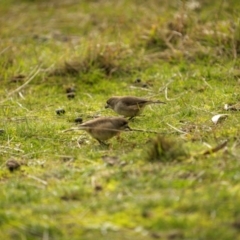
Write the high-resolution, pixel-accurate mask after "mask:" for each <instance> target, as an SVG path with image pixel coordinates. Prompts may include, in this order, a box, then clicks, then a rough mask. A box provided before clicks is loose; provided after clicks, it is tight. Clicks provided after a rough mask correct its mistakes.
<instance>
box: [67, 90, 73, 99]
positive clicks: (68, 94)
mask: <svg viewBox="0 0 240 240" xmlns="http://www.w3.org/2000/svg"><path fill="white" fill-rule="evenodd" d="M67 98H68V99H73V98H75V93H74V92H70V93H67Z"/></svg>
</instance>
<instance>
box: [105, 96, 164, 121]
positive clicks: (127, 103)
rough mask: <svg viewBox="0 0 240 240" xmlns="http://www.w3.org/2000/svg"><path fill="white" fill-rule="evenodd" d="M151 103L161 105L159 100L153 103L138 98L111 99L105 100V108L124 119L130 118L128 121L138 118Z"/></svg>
mask: <svg viewBox="0 0 240 240" xmlns="http://www.w3.org/2000/svg"><path fill="white" fill-rule="evenodd" d="M153 103H163V104H165V102H161V101H159V100H157V101H153V100H148V99H145V98H140V97H132V96H125V97H120V96H119V97H111V98H109V99H108V100H107V104H106V106H105V108H111V109H112V110H113V111H115V112H116V113H118V114H120V115H123V116H124V117H130V118H129V120H130V119H132V118H134V117H135V116H138V115H139V114H141V112H142V111H143V109H144V107H145V106H147V105H149V104H153Z"/></svg>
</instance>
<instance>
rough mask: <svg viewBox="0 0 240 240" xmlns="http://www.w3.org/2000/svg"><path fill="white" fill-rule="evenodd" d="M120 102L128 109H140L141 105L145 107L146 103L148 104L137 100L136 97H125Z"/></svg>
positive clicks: (139, 99) (145, 101) (142, 99)
mask: <svg viewBox="0 0 240 240" xmlns="http://www.w3.org/2000/svg"><path fill="white" fill-rule="evenodd" d="M122 101H123V103H124V104H125V105H126V106H129V107H130V106H135V107H136V106H139V107H141V106H142V105H145V104H146V103H147V102H149V101H148V100H146V99H144V98H138V97H125V98H123V99H122Z"/></svg>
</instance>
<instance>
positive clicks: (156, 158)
mask: <svg viewBox="0 0 240 240" xmlns="http://www.w3.org/2000/svg"><path fill="white" fill-rule="evenodd" d="M147 152H148V156H147V160H148V161H150V162H163V163H164V162H173V161H177V160H183V159H186V158H187V157H188V156H189V154H188V151H187V149H186V148H185V147H184V145H183V143H182V142H181V141H180V140H177V139H175V138H173V137H166V136H163V135H158V136H157V137H155V138H154V139H152V140H150V143H149V146H148V151H147Z"/></svg>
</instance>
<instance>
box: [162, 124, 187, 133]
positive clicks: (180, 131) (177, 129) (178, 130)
mask: <svg viewBox="0 0 240 240" xmlns="http://www.w3.org/2000/svg"><path fill="white" fill-rule="evenodd" d="M166 124H167V125H168V126H169V127H171V128H172V129H174V130H176V131H177V132H179V133H183V134H187V133H186V132H184V131H182V130H180V129H179V128H176V127H174V126H172V125H171V124H169V123H166Z"/></svg>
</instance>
